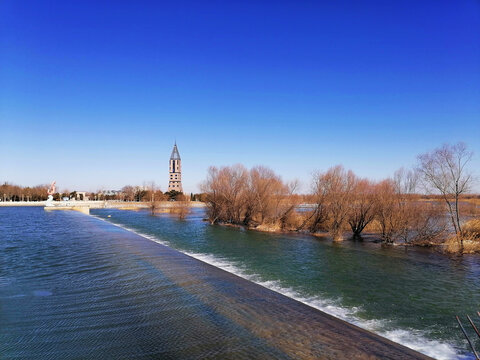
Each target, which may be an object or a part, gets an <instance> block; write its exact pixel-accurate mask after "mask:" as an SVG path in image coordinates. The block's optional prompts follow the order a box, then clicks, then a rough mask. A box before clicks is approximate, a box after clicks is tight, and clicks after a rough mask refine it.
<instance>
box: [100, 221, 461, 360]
mask: <svg viewBox="0 0 480 360" xmlns="http://www.w3.org/2000/svg"><path fill="white" fill-rule="evenodd" d="M93 216H94V217H95V218H98V219H100V220H103V221H106V222H108V223H110V224H112V225H115V226H118V227H120V228H122V229H125V230H127V231H130V232H133V233H135V234H137V235H139V236H142V237H144V238H146V239H148V240H151V241H154V242H156V243H159V244H161V245H164V246H167V247H170V248H174V249H175V250H177V251H180V252H182V253H184V254H186V255H189V256H191V257H193V258H195V259H197V260H200V261H203V262H205V263H207V264H210V265H213V266H215V267H218V268H220V269H222V270H225V271H227V272H229V273H232V274H235V275H237V276H240V277H242V278H244V279H246V280H249V281H252V282H254V283H256V284H258V285H261V286H263V287H266V288H267V289H270V290H272V291H275V292H278V293H280V294H282V295H285V296H288V297H290V298H292V299H295V300H297V301H300V302H302V303H304V304H306V305H308V306H311V307H314V308H316V309H318V310H321V311H323V312H325V313H327V314H330V315H332V316H335V317H337V318H340V319H342V320H345V321H347V322H349V323H351V324H354V325H356V326H358V327H361V328H362V329H365V330H369V331H371V332H374V333H376V334H378V335H380V336H383V337H385V338H387V339H389V340H392V341H394V342H396V343H399V344H402V345H404V346H407V347H409V348H411V349H413V350H416V351H418V352H421V353H423V354H425V355H428V356H430V357H433V358H435V359H438V360H453V359H462V358H464V357H462V356H461V355H460V354H459V353H458V352H457V351H456V350H455V348H454V347H453V346H452V345H450V344H446V343H442V342H440V341H437V340H431V339H428V337H427V334H426V333H424V332H421V331H419V330H414V329H408V330H406V329H395V330H388V326H387V325H388V324H389V321H388V320H365V319H361V318H360V317H358V316H357V314H358V312H359V311H360V310H361V309H360V308H358V307H352V308H347V307H344V306H341V305H339V303H340V301H339V300H335V299H326V298H322V297H320V296H312V297H307V296H304V295H302V294H301V292H300V291H298V290H295V289H293V288H291V287H288V286H285V285H283V284H282V283H281V282H280V281H278V280H264V279H262V277H261V276H260V275H258V274H250V273H248V272H247V269H246V267H245V266H244V265H243V264H241V263H236V262H233V261H231V260H228V259H225V258H221V257H218V256H215V255H212V254H205V253H197V252H191V251H186V250H184V249H179V248H176V247H174V246H172V244H171V243H169V242H168V241H164V240H161V239H159V238H158V237H156V236H153V235H149V234H144V233H141V232H139V231H137V230H135V229H132V228H129V227H127V226H124V225H120V224H116V223H113V222H111V221H107V220H106V219H103V218H101V217H98V216H95V215H93ZM465 359H466V357H465Z"/></svg>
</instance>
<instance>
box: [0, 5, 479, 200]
mask: <svg viewBox="0 0 480 360" xmlns="http://www.w3.org/2000/svg"><path fill="white" fill-rule="evenodd" d="M479 38H480V2H479V1H477V0H465V1H463V0H459V1H438V0H437V1H397V2H392V1H362V2H358V1H351V2H349V1H331V2H320V1H285V2H283V1H248V0H247V1H238V2H235V1H233V2H228V1H227V2H225V1H192V2H184V1H172V2H161V1H152V2H148V1H135V2H133V1H117V2H103V3H102V2H97V1H74V2H70V1H14V0H4V1H2V2H0V181H10V182H14V183H18V184H22V185H36V184H39V183H47V182H50V181H52V180H53V179H55V180H57V183H58V184H59V186H60V188H68V189H72V190H73V189H77V190H88V191H90V190H97V189H100V188H107V189H118V188H120V187H122V186H123V185H125V184H142V183H143V182H144V181H151V180H154V181H155V182H156V183H157V184H158V185H159V186H160V187H161V188H162V189H163V190H165V189H166V186H167V181H168V173H167V172H168V158H169V156H170V152H171V149H172V146H173V142H174V141H175V139H176V140H177V143H178V147H179V150H180V154H181V156H182V160H183V170H184V174H183V175H184V188H185V190H186V191H188V192H190V191H197V185H198V184H199V183H200V182H201V181H202V180H203V179H204V178H205V175H206V170H207V168H208V166H210V165H216V166H221V165H230V164H234V163H243V164H245V165H246V166H253V165H257V164H262V165H266V166H269V167H271V168H272V169H274V170H275V171H277V172H278V173H279V174H281V175H282V177H283V178H284V179H286V180H290V179H293V178H298V179H300V180H301V182H302V183H303V185H304V190H307V189H308V184H309V182H310V177H311V173H312V172H313V171H315V170H325V169H327V168H328V167H330V166H332V165H335V164H343V165H344V166H345V167H347V168H350V169H352V170H354V171H355V172H356V173H357V174H358V175H360V176H366V177H370V178H372V179H380V178H383V177H387V176H390V175H392V173H393V172H394V171H395V170H396V169H397V168H399V167H401V166H407V167H408V166H412V165H414V164H415V161H416V156H417V155H418V154H419V153H422V152H425V151H428V150H431V149H433V148H435V147H437V146H440V145H441V144H443V143H445V142H449V143H454V142H457V141H464V142H466V143H467V144H468V145H469V146H470V148H471V149H472V150H473V151H474V152H475V157H474V160H473V161H472V166H471V167H472V170H474V171H475V172H476V173H477V174H478V175H480V141H479V139H480V41H479Z"/></svg>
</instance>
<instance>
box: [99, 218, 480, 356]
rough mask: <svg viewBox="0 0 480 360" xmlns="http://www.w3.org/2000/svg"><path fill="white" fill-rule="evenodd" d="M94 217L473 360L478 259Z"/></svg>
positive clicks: (438, 351)
mask: <svg viewBox="0 0 480 360" xmlns="http://www.w3.org/2000/svg"><path fill="white" fill-rule="evenodd" d="M94 214H96V216H99V217H102V218H105V219H108V221H111V222H112V223H116V224H119V225H121V226H123V227H127V228H130V229H132V230H134V231H137V232H139V233H141V234H144V235H146V236H147V237H149V238H150V239H152V240H155V241H159V242H162V243H165V244H168V245H169V246H171V247H174V248H176V249H179V250H181V251H183V252H185V253H188V254H191V255H193V256H195V257H197V258H199V259H202V260H204V261H206V262H208V263H211V264H214V265H216V266H219V267H221V268H224V269H226V270H227V271H230V272H233V273H236V274H238V275H240V276H242V277H245V278H247V279H250V280H253V281H255V282H257V283H260V284H262V285H264V286H266V287H268V288H271V289H273V290H276V291H279V292H281V293H283V294H286V295H288V296H290V297H292V298H295V299H298V300H300V301H303V302H305V303H307V304H309V305H311V306H314V307H316V308H319V309H321V310H323V311H326V312H327V313H330V314H333V315H335V316H338V317H340V318H342V319H345V320H347V321H349V322H351V323H354V324H356V325H358V326H360V327H363V328H365V329H368V330H371V331H374V332H376V333H378V334H380V335H382V336H385V337H387V338H389V339H391V340H394V341H396V342H400V343H402V344H404V345H407V346H409V347H411V348H413V349H416V350H418V351H421V352H423V353H425V354H428V355H430V356H432V357H435V358H438V359H456V358H459V357H462V358H473V357H472V354H470V353H469V348H468V345H467V344H466V342H465V340H464V338H463V335H462V334H461V332H460V330H459V329H458V325H457V323H456V321H455V315H457V314H458V315H463V314H470V315H471V316H473V315H474V314H476V311H477V310H478V309H480V257H479V256H477V255H468V256H463V257H462V258H450V257H446V256H444V255H441V254H436V253H434V252H432V251H430V250H423V249H404V248H391V247H387V248H385V247H381V246H379V245H378V244H368V243H358V242H357V243H355V242H351V241H346V242H344V243H343V244H340V245H338V244H332V243H331V242H329V241H328V240H325V239H323V240H322V239H317V238H313V237H309V236H295V235H279V234H265V233H260V232H255V231H244V230H240V229H237V228H227V227H221V226H211V225H209V224H207V223H205V222H203V221H202V220H201V219H202V217H203V216H204V214H203V212H202V211H201V210H197V211H196V212H195V213H194V214H193V215H191V216H190V217H189V218H188V219H187V220H186V221H181V220H177V219H175V218H171V217H170V216H168V215H162V216H151V215H150V214H149V213H148V212H142V211H140V212H128V211H112V210H97V211H95V212H94ZM107 215H111V218H107ZM472 339H474V337H473V336H472ZM476 346H477V348H480V342H478V341H477V342H476Z"/></svg>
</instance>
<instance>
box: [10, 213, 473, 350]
mask: <svg viewBox="0 0 480 360" xmlns="http://www.w3.org/2000/svg"><path fill="white" fill-rule="evenodd" d="M92 213H93V214H94V216H97V217H99V218H102V219H104V220H107V221H110V222H112V223H114V224H117V225H119V226H121V227H124V228H130V229H133V230H134V231H136V232H137V233H141V234H143V235H145V236H146V238H148V239H149V240H147V239H146V238H141V237H138V236H136V235H134V234H132V233H130V232H127V231H125V230H123V229H121V228H120V227H114V226H111V225H110V224H109V223H108V222H106V221H101V220H99V219H95V218H94V217H89V216H85V215H82V214H80V213H76V212H68V211H54V212H45V211H44V210H43V209H41V208H17V209H14V208H0V256H1V258H0V305H1V308H0V309H1V312H0V358H6V359H11V358H12V359H13V358H18V359H20V358H25V359H29V358H54V359H68V358H82V359H83V358H152V357H154V358H167V359H168V358H175V359H184V358H218V359H224V358H240V359H241V358H245V359H246V358H314V357H315V354H318V352H319V351H320V350H319V348H318V346H319V345H320V344H327V345H323V346H324V348H322V349H321V353H322V354H323V353H324V354H337V358H338V357H341V356H338V354H340V353H339V351H345V352H348V351H349V350H351V351H354V352H353V353H355V351H356V350H355V349H353V350H352V349H350V347H351V346H353V345H352V343H354V345H355V346H357V345H358V344H360V345H361V344H363V343H364V342H363V341H357V342H358V344H355V340H353V341H346V340H342V339H343V338H346V339H354V338H355V336H357V335H356V334H357V333H352V334H349V333H348V332H349V331H350V330H349V329H348V328H341V329H338V335H337V341H336V342H335V344H331V343H328V339H327V340H326V339H325V338H322V336H324V335H325V334H327V333H328V332H329V331H334V329H335V327H336V326H337V323H336V322H331V320H330V319H329V318H325V317H322V316H323V315H322V314H321V313H319V312H312V311H309V310H308V308H306V307H304V306H300V305H301V304H299V303H297V302H294V301H287V300H286V298H284V297H282V296H281V295H278V296H277V295H275V293H273V292H270V291H268V290H266V289H264V288H261V287H258V286H257V287H255V286H252V285H250V284H251V283H249V282H246V281H244V280H241V279H239V278H237V277H235V276H227V275H228V274H226V273H224V272H222V271H220V270H215V268H214V267H208V265H205V264H203V263H201V262H198V261H195V260H194V259H192V258H190V257H186V256H184V255H182V254H179V253H178V252H175V251H172V250H170V249H169V248H165V247H163V246H159V245H158V244H156V243H155V242H159V243H163V244H167V245H169V246H170V247H172V248H176V249H178V250H180V251H182V252H184V253H187V254H191V255H193V256H194V257H197V258H200V259H202V260H204V261H206V262H208V263H211V264H214V265H216V266H218V267H221V268H224V269H226V270H228V271H230V272H233V273H236V274H239V275H240V276H242V277H245V278H248V279H250V280H253V281H255V282H257V283H260V284H262V285H264V286H266V287H268V288H271V289H274V290H276V291H278V292H280V293H283V294H286V295H288V296H290V297H293V298H296V299H299V300H301V301H303V302H305V303H307V304H309V305H312V306H314V307H317V308H320V309H322V310H324V311H326V312H329V313H331V314H334V315H336V316H339V317H341V318H344V319H346V320H348V321H350V322H352V323H355V324H357V325H360V326H362V327H364V328H367V329H371V330H373V331H375V332H377V333H379V334H382V335H384V336H387V337H389V338H390V339H393V340H395V341H400V342H402V343H404V344H406V345H408V346H410V347H413V348H416V349H418V350H420V351H422V352H424V353H426V354H429V355H431V356H434V357H437V358H444V359H448V358H456V357H458V356H459V354H461V353H462V352H463V353H464V352H465V349H466V346H465V344H464V342H463V341H462V338H461V336H460V333H459V331H458V329H457V327H456V324H455V322H454V318H453V316H454V314H456V313H462V314H463V313H470V314H473V312H474V310H476V309H477V308H478V307H479V303H480V301H479V300H480V291H479V288H480V283H479V282H480V281H479V276H478V275H479V273H480V269H479V264H478V258H477V257H473V256H470V257H464V258H463V259H460V260H451V259H448V258H445V257H443V256H438V255H435V254H432V253H430V252H421V251H413V252H411V251H410V252H409V253H408V254H406V253H405V252H404V251H402V250H400V249H382V248H378V247H377V246H371V245H368V244H355V243H348V242H346V243H345V244H342V245H332V244H331V243H329V242H328V241H325V240H318V239H315V238H310V237H301V236H291V235H288V236H286V235H272V234H262V233H257V232H250V231H242V230H239V229H232V228H224V227H219V226H210V225H208V224H206V223H204V222H202V221H201V218H202V217H203V213H202V212H201V211H197V212H196V213H194V214H193V215H192V216H190V217H189V218H188V219H187V220H186V221H181V220H177V219H175V218H172V217H170V216H168V215H162V216H151V215H149V214H148V212H142V211H140V212H130V211H118V210H95V211H92ZM108 215H111V217H110V218H108V217H107V216H108ZM152 240H153V241H152ZM262 289H264V290H262ZM322 326H324V327H323V328H322ZM332 329H333V330H332ZM352 331H353V330H352ZM349 336H350V338H349ZM342 337H343V338H342ZM374 340H375V339H373V340H371V341H374ZM342 341H344V342H343V343H342ZM368 341H369V340H365V343H368ZM375 341H378V340H375ZM360 345H358V346H360ZM376 346H383V345H382V344H380V345H378V344H377V345H376ZM374 347H375V346H374ZM339 349H341V350H339ZM396 356H397V357H396ZM326 358H327V357H326ZM330 358H335V357H334V356H333V357H330ZM350 358H351V357H350ZM391 358H399V357H398V354H397V355H392V357H391ZM405 358H408V357H405Z"/></svg>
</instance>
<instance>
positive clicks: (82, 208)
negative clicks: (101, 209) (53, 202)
mask: <svg viewBox="0 0 480 360" xmlns="http://www.w3.org/2000/svg"><path fill="white" fill-rule="evenodd" d="M43 209H44V210H47V211H50V210H74V211H80V212H81V213H83V214H86V215H90V207H89V206H45V207H44V208H43Z"/></svg>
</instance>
